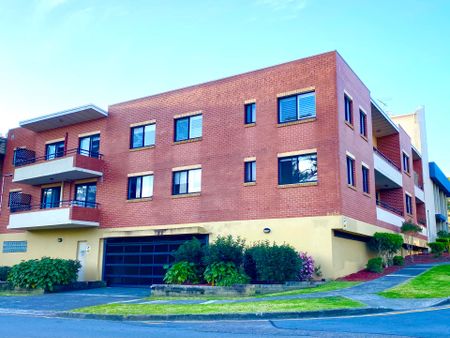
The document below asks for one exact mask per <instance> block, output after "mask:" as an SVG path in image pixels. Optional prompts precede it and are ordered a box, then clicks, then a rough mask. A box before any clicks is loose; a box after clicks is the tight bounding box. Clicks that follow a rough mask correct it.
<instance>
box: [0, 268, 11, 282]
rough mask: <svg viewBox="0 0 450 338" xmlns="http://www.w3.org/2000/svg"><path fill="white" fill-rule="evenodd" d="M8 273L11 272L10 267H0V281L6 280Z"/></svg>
mask: <svg viewBox="0 0 450 338" xmlns="http://www.w3.org/2000/svg"><path fill="white" fill-rule="evenodd" d="M9 271H11V267H10V266H0V281H6V280H7V278H8V273H9Z"/></svg>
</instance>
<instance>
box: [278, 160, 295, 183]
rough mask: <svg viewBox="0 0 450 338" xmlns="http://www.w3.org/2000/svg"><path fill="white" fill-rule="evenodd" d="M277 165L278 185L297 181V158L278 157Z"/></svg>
mask: <svg viewBox="0 0 450 338" xmlns="http://www.w3.org/2000/svg"><path fill="white" fill-rule="evenodd" d="M278 166H279V169H278V170H279V178H278V183H279V184H280V185H282V184H294V183H298V170H297V168H298V167H297V158H294V157H287V158H280V160H279V164H278Z"/></svg>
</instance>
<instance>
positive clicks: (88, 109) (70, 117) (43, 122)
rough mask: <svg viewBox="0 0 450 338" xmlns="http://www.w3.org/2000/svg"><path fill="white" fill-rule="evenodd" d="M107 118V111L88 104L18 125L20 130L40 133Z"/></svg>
mask: <svg viewBox="0 0 450 338" xmlns="http://www.w3.org/2000/svg"><path fill="white" fill-rule="evenodd" d="M107 116H108V112H107V111H104V110H103V109H101V108H99V107H97V106H95V105H93V104H88V105H85V106H81V107H77V108H73V109H68V110H64V111H61V112H58V113H53V114H49V115H44V116H40V117H36V118H34V119H30V120H26V121H22V122H20V123H19V125H20V126H21V127H22V128H26V129H29V130H32V131H34V132H41V131H46V130H51V129H56V128H61V127H66V126H70V125H73V124H77V123H82V122H87V121H92V120H96V119H99V118H102V117H107Z"/></svg>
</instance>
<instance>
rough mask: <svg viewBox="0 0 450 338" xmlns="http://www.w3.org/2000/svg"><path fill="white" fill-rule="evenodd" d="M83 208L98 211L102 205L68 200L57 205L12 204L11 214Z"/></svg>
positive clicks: (56, 203)
mask: <svg viewBox="0 0 450 338" xmlns="http://www.w3.org/2000/svg"><path fill="white" fill-rule="evenodd" d="M73 206H76V207H81V208H91V209H98V208H99V206H100V204H99V203H95V202H86V201H77V200H67V201H59V202H55V203H40V204H23V203H22V204H11V206H10V208H9V209H10V212H11V213H17V212H25V211H32V210H47V209H54V208H65V207H73Z"/></svg>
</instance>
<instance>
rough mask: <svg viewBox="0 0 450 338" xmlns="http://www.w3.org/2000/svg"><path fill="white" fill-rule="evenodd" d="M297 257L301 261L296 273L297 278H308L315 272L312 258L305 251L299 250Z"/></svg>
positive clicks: (303, 279) (302, 279)
mask: <svg viewBox="0 0 450 338" xmlns="http://www.w3.org/2000/svg"><path fill="white" fill-rule="evenodd" d="M299 257H300V259H301V261H302V262H301V266H300V271H299V273H298V279H299V280H301V281H305V280H310V279H311V278H312V275H313V274H314V272H315V268H314V259H313V258H312V257H311V256H308V254H307V253H306V252H300V254H299Z"/></svg>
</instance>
